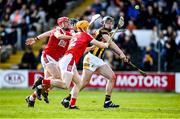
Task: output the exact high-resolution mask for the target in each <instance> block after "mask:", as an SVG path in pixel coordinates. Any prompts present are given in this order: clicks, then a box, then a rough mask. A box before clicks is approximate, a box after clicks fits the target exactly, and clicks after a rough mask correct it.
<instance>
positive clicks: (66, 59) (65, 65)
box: [59, 54, 77, 74]
mask: <svg viewBox="0 0 180 119" xmlns="http://www.w3.org/2000/svg"><path fill="white" fill-rule="evenodd" d="M59 67H60V70H61V73H65V72H68V73H71V74H74V71H75V70H77V68H76V64H75V60H74V59H73V55H72V54H67V55H64V56H63V57H62V58H61V59H60V60H59Z"/></svg>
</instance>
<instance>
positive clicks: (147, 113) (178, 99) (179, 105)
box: [0, 89, 180, 119]
mask: <svg viewBox="0 0 180 119" xmlns="http://www.w3.org/2000/svg"><path fill="white" fill-rule="evenodd" d="M31 92H32V90H30V89H0V118H48V119H49V118H89V119H90V118H91V119H92V118H180V94H175V93H149V92H143V93H142V92H118V91H114V92H113V96H112V100H113V102H114V103H117V104H120V108H118V109H104V108H103V106H102V105H103V102H104V91H82V92H81V93H80V95H79V97H78V100H77V105H79V107H80V110H69V109H65V108H63V107H62V106H61V105H60V100H61V99H62V98H63V97H64V96H66V95H67V91H64V90H52V91H51V92H50V95H49V99H50V104H46V103H44V101H38V100H37V101H36V104H35V107H34V108H28V107H27V104H26V102H25V97H26V96H27V95H29V94H31Z"/></svg>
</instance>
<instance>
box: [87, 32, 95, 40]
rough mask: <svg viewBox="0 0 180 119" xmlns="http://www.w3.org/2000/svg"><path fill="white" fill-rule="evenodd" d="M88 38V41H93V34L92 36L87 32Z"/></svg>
mask: <svg viewBox="0 0 180 119" xmlns="http://www.w3.org/2000/svg"><path fill="white" fill-rule="evenodd" d="M86 38H87V40H88V42H91V41H92V40H93V39H94V38H93V36H91V35H90V34H88V33H86Z"/></svg>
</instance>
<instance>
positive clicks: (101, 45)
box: [90, 39, 109, 48]
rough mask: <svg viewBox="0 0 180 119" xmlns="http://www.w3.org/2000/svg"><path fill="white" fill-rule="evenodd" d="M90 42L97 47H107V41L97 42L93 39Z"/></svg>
mask: <svg viewBox="0 0 180 119" xmlns="http://www.w3.org/2000/svg"><path fill="white" fill-rule="evenodd" d="M90 43H92V44H93V45H96V46H97V47H99V48H108V46H109V43H103V42H99V41H97V40H95V39H93V40H92V41H91V42H90Z"/></svg>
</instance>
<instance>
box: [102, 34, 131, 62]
mask: <svg viewBox="0 0 180 119" xmlns="http://www.w3.org/2000/svg"><path fill="white" fill-rule="evenodd" d="M102 37H103V38H104V39H105V41H107V42H109V48H110V49H111V50H113V51H114V52H115V53H116V54H118V55H119V57H120V59H122V60H123V61H124V62H128V59H127V58H126V55H125V54H124V53H123V51H122V50H121V49H120V48H119V47H118V46H117V45H116V44H115V43H114V42H113V41H112V40H111V37H109V35H107V34H104V35H102Z"/></svg>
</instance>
